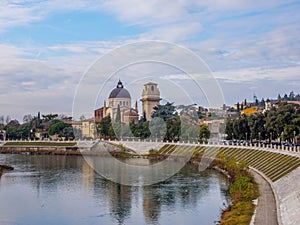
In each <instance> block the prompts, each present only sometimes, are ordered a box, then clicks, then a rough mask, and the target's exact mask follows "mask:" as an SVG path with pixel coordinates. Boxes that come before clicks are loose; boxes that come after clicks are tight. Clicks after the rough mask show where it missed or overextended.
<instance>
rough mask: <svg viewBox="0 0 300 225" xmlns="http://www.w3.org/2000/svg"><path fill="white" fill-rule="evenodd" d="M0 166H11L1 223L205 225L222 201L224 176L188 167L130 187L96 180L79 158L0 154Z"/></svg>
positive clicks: (2, 187)
mask: <svg viewBox="0 0 300 225" xmlns="http://www.w3.org/2000/svg"><path fill="white" fill-rule="evenodd" d="M145 160H147V159H145ZM0 164H6V165H11V166H13V167H15V170H14V171H11V172H6V173H4V174H3V176H2V177H1V178H0V224H1V225H17V224H18V225H42V224H43V225H52V224H53V225H69V224H70V225H77V224H78V225H84V224H86V225H93V224H97V225H100V224H101V225H102V224H103V225H110V224H112V225H115V224H130V225H143V224H162V225H165V224H172V225H176V224H178V225H181V224H182V225H193V224H197V225H202V224H203V225H209V224H216V221H218V220H219V219H220V215H221V210H222V209H224V208H226V206H227V202H228V197H227V190H228V182H227V180H226V178H225V177H224V176H223V175H221V174H219V173H218V172H216V171H214V170H206V171H204V172H202V173H199V172H198V170H197V167H196V166H194V165H187V166H185V167H184V168H183V169H182V170H181V171H180V172H179V173H177V174H176V175H174V176H173V177H171V178H169V179H168V180H166V181H164V182H160V183H158V184H154V185H151V186H145V187H133V186H124V185H120V184H116V183H113V182H111V181H108V180H106V179H104V178H102V177H101V176H100V175H98V174H97V173H95V172H94V171H93V169H91V168H90V167H89V165H88V164H87V163H86V162H85V160H84V158H82V157H80V156H51V155H37V156H33V155H0Z"/></svg>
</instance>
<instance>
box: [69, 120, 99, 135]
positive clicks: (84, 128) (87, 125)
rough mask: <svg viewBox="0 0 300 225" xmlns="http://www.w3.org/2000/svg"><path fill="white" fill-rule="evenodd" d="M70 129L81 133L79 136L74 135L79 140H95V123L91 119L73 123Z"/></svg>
mask: <svg viewBox="0 0 300 225" xmlns="http://www.w3.org/2000/svg"><path fill="white" fill-rule="evenodd" d="M72 127H73V129H74V131H75V130H77V131H80V132H81V135H78V134H77V135H75V136H76V138H80V139H95V138H96V127H95V121H94V119H93V118H92V119H87V120H83V121H73V122H72ZM75 132H76V131H75ZM79 136H80V137H79Z"/></svg>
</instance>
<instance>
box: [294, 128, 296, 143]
mask: <svg viewBox="0 0 300 225" xmlns="http://www.w3.org/2000/svg"><path fill="white" fill-rule="evenodd" d="M295 144H296V131H295V130H294V145H295Z"/></svg>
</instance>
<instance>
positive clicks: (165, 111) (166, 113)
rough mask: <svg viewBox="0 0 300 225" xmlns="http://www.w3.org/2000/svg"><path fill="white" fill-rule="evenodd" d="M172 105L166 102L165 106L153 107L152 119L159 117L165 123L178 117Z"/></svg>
mask: <svg viewBox="0 0 300 225" xmlns="http://www.w3.org/2000/svg"><path fill="white" fill-rule="evenodd" d="M173 104H174V103H170V102H167V103H166V104H165V105H157V106H155V107H154V108H153V109H154V112H153V114H152V116H151V117H152V118H154V117H160V118H162V119H163V120H164V121H167V120H168V119H172V118H175V117H176V116H178V114H177V112H176V107H175V106H174V105H173Z"/></svg>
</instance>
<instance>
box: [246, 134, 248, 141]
mask: <svg viewBox="0 0 300 225" xmlns="http://www.w3.org/2000/svg"><path fill="white" fill-rule="evenodd" d="M247 141H248V133H247V132H246V142H247Z"/></svg>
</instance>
